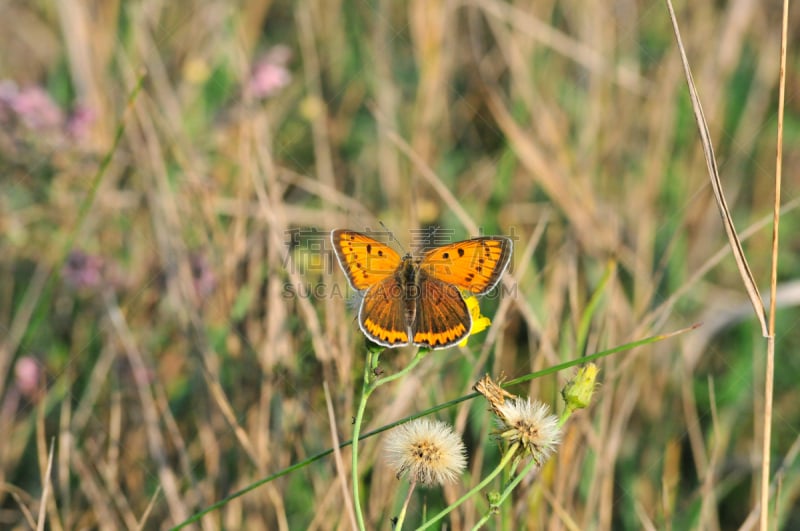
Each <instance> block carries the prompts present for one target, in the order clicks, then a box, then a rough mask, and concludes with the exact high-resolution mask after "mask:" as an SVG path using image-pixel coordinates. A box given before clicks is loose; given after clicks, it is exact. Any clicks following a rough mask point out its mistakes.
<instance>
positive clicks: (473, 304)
mask: <svg viewBox="0 0 800 531" xmlns="http://www.w3.org/2000/svg"><path fill="white" fill-rule="evenodd" d="M465 302H466V303H467V309H468V310H469V314H470V315H471V316H472V327H470V329H469V334H467V336H466V337H465V338H464V339H462V340H461V342H459V344H458V346H459V347H466V346H467V340H468V339H469V336H471V335H472V334H477V333H478V332H483V331H484V330H486V329H487V328H489V325H490V324H492V321H491V319H489V318H488V317H486V316H485V315H481V307H480V305H479V304H478V299H477V298H476V297H475V296H474V295H470V296H468V297H467V298H466V299H465Z"/></svg>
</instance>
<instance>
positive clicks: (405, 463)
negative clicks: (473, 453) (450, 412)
mask: <svg viewBox="0 0 800 531" xmlns="http://www.w3.org/2000/svg"><path fill="white" fill-rule="evenodd" d="M385 451H386V460H387V462H388V463H389V465H390V466H391V467H392V468H393V469H395V471H396V472H397V477H398V478H400V476H402V475H403V474H405V473H408V474H409V480H410V481H412V482H415V483H417V484H419V485H421V486H425V487H430V486H433V485H442V484H444V483H453V482H454V481H455V480H456V479H458V476H459V475H460V474H461V472H462V471H463V470H464V467H465V466H466V464H467V458H466V452H465V449H464V443H463V442H461V438H460V437H459V436H458V434H456V433H455V432H453V430H452V428H450V426H449V425H448V424H446V423H444V422H441V421H434V420H428V419H417V420H412V421H411V422H409V423H407V424H403V425H402V426H398V427H397V428H395V429H393V430H392V431H391V432H390V433H389V435H388V436H387V439H386V446H385Z"/></svg>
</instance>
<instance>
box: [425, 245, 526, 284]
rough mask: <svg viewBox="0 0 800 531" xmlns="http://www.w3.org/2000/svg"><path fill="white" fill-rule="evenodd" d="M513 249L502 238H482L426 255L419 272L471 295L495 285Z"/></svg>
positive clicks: (446, 246)
mask: <svg viewBox="0 0 800 531" xmlns="http://www.w3.org/2000/svg"><path fill="white" fill-rule="evenodd" d="M512 248H513V245H512V243H511V239H510V238H506V237H504V236H484V237H481V238H473V239H471V240H464V241H462V242H456V243H451V244H449V245H443V246H442V247H437V248H435V249H431V250H430V251H428V252H426V253H425V254H424V255H423V257H422V262H421V264H420V270H424V271H426V272H427V273H428V274H429V275H430V276H431V277H434V278H437V279H439V280H441V281H444V282H446V283H448V284H455V285H456V286H458V287H459V288H462V289H465V290H467V291H470V292H472V293H474V294H475V295H482V294H484V293H486V292H487V291H489V290H491V289H492V288H493V287H495V285H496V284H497V283H498V282H499V280H500V277H501V276H502V275H503V272H504V271H505V270H506V268H507V267H508V263H509V261H510V260H511V250H512Z"/></svg>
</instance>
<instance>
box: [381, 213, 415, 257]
mask: <svg viewBox="0 0 800 531" xmlns="http://www.w3.org/2000/svg"><path fill="white" fill-rule="evenodd" d="M378 223H380V225H381V227H383V230H385V231H386V234H388V235H389V241H392V240H394V241H395V242H396V243H397V246H398V247H400V249H401V250H402V251H403V254H407V253H408V251H406V248H405V246H403V244H402V243H400V240H398V239H397V238H396V237H395V235H394V232H392V231H390V230H389V227H387V226H386V224H385V223H384V222H383V221H380V220H378Z"/></svg>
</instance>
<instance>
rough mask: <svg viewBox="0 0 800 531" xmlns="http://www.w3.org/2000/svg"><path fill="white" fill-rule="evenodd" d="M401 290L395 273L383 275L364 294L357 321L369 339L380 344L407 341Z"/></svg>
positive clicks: (396, 344)
mask: <svg viewBox="0 0 800 531" xmlns="http://www.w3.org/2000/svg"><path fill="white" fill-rule="evenodd" d="M403 293H404V290H403V286H402V285H401V284H400V280H399V279H398V277H397V276H395V275H390V276H388V277H386V278H384V279H383V280H381V281H380V282H378V283H377V284H375V285H373V286H372V287H370V288H369V289H368V290H367V291H366V292H365V293H364V299H363V300H362V301H361V308H360V309H359V310H358V324H359V326H360V327H361V331H362V332H364V335H366V336H367V337H368V338H369V339H370V340H372V341H374V342H375V343H378V344H379V345H383V346H384V347H398V346H401V345H407V344H408V332H409V330H408V325H407V323H406V312H405V308H406V299H405V298H404V297H403Z"/></svg>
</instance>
